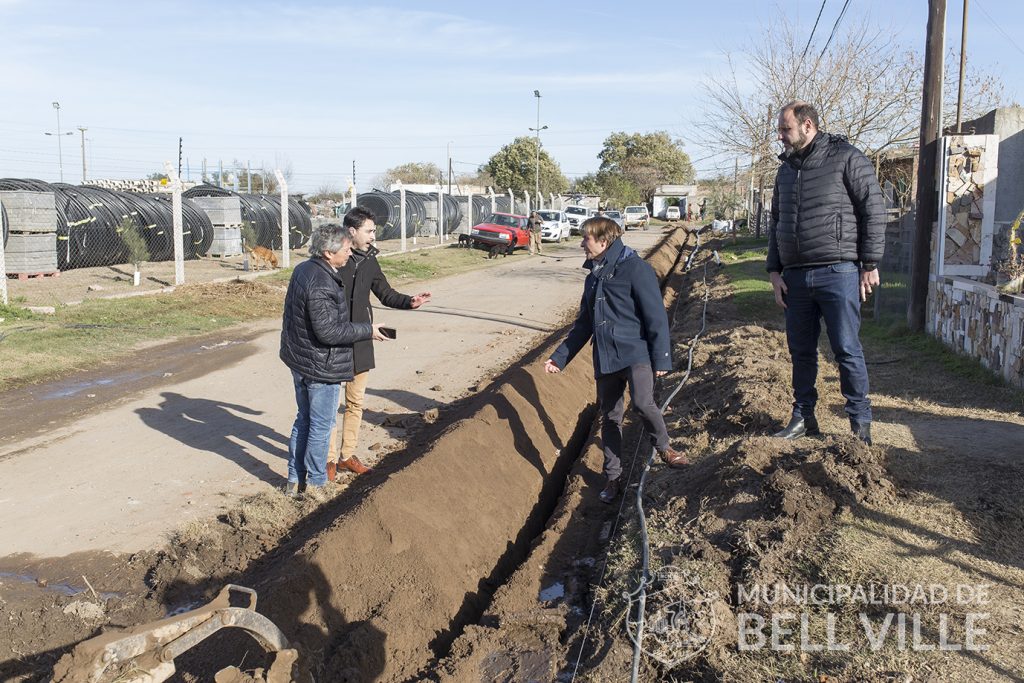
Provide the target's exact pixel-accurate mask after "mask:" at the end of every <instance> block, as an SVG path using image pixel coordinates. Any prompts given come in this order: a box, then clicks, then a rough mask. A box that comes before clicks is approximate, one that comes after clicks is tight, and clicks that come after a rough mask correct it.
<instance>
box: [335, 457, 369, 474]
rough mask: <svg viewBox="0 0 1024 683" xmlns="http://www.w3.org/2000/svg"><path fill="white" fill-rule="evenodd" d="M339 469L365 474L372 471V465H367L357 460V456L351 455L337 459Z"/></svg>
mask: <svg viewBox="0 0 1024 683" xmlns="http://www.w3.org/2000/svg"><path fill="white" fill-rule="evenodd" d="M338 469H339V470H348V471H349V472H355V473H356V474H366V473H367V472H372V471H373V468H372V467H367V466H366V465H364V464H363V463H361V462H359V458H357V457H356V456H354V455H353V456H352V457H351V458H345V459H344V460H339V461H338Z"/></svg>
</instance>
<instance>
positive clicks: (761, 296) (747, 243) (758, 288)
mask: <svg viewBox="0 0 1024 683" xmlns="http://www.w3.org/2000/svg"><path fill="white" fill-rule="evenodd" d="M718 255H719V256H720V257H721V259H722V265H723V266H724V268H725V275H726V277H727V278H729V281H730V283H731V284H732V288H733V302H734V303H735V304H736V314H737V315H738V316H739V317H740V318H742V319H743V320H749V321H751V322H762V321H765V320H769V319H773V320H775V319H778V318H779V317H780V316H779V312H780V309H779V308H778V306H777V305H776V304H775V295H774V293H773V292H772V285H771V283H770V282H769V281H768V273H767V272H766V271H765V269H764V262H765V258H766V257H767V255H768V241H767V240H766V239H760V240H759V239H757V238H755V237H741V238H739V239H738V240H737V241H736V242H735V243H732V242H729V243H727V244H724V245H723V246H721V247H720V248H719V250H718Z"/></svg>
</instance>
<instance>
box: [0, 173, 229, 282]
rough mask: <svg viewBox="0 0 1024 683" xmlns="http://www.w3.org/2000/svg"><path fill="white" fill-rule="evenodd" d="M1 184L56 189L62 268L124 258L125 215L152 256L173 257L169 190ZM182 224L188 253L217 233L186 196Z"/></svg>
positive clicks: (2, 182)
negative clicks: (159, 192)
mask: <svg viewBox="0 0 1024 683" xmlns="http://www.w3.org/2000/svg"><path fill="white" fill-rule="evenodd" d="M0 190H28V191H32V192H52V193H53V195H54V206H55V208H56V213H57V217H56V224H55V225H54V232H56V234H57V267H58V268H59V269H60V270H69V269H72V268H85V267H90V266H107V265H114V264H117V263H125V262H126V261H127V259H128V251H127V248H126V247H125V244H124V240H122V239H121V235H120V233H119V230H120V225H121V223H122V221H124V220H125V219H128V220H130V221H131V222H132V223H133V224H134V227H135V228H136V229H137V230H138V231H139V233H140V234H141V235H142V236H143V238H144V239H145V241H146V246H147V248H148V251H149V258H148V259H147V260H148V261H169V260H172V259H173V258H174V237H173V235H174V219H173V214H172V211H171V197H170V196H169V195H168V196H163V195H145V194H137V193H133V192H118V191H114V190H107V189H104V188H101V187H94V186H90V185H68V184H66V183H47V182H44V181H41V180H35V179H32V178H25V179H23V178H4V179H0ZM14 227H15V228H16V226H14ZM182 227H183V232H184V248H185V258H186V259H194V258H197V257H198V256H200V255H202V254H205V253H206V249H208V248H209V246H210V242H211V241H212V239H213V225H212V224H211V223H210V219H209V218H208V217H207V215H206V213H204V212H203V211H202V210H200V209H199V208H198V207H196V206H195V205H193V204H192V203H191V202H189V201H185V200H182Z"/></svg>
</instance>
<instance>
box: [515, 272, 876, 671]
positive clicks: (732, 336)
mask: <svg viewBox="0 0 1024 683" xmlns="http://www.w3.org/2000/svg"><path fill="white" fill-rule="evenodd" d="M705 260H706V259H705V258H704V257H698V259H697V262H696V264H695V266H694V267H693V269H692V270H691V271H690V273H689V274H688V275H687V277H686V280H685V282H684V284H682V285H681V286H680V290H681V291H682V292H683V295H684V297H685V298H684V299H682V300H681V301H680V303H679V305H678V310H677V314H676V316H675V322H676V324H675V327H674V329H673V339H676V340H677V341H678V342H680V347H683V348H685V347H686V346H687V345H688V343H689V340H690V339H691V338H692V337H693V336H694V335H695V334H696V333H697V332H698V331H699V330H700V329H701V326H702V316H703V298H704V296H705V292H707V294H708V299H709V303H708V309H707V328H706V330H705V331H704V333H703V335H702V337H701V338H700V340H699V342H698V345H697V347H696V351H695V354H694V369H693V373H692V376H691V377H690V379H689V381H688V382H687V384H686V385H685V386H684V388H683V390H682V391H681V392H680V393H679V394H678V395H677V397H676V398H675V399H674V401H673V403H672V405H671V406H670V408H669V410H668V411H667V415H666V421H667V423H668V425H669V432H670V436H672V438H673V440H674V441H676V442H677V443H678V444H679V445H681V446H682V447H684V448H685V450H686V451H687V452H689V453H690V454H691V456H692V457H693V459H694V460H695V463H694V465H693V466H692V467H691V468H689V469H688V470H686V471H684V472H682V473H680V472H679V471H673V470H665V469H655V470H653V471H652V473H651V475H650V476H649V479H648V483H647V486H646V489H645V501H646V502H645V510H646V512H647V520H648V528H649V533H650V538H651V555H652V571H654V570H659V569H660V570H662V571H664V570H665V568H671V569H678V570H680V572H681V573H680V574H679V575H680V576H684V577H686V579H685V580H684V581H678V580H677V581H675V584H674V585H673V586H671V589H672V591H673V593H672V594H673V596H674V597H675V598H679V599H682V600H684V601H689V604H691V605H698V604H703V607H702V609H701V610H697V611H695V612H694V614H696V615H697V617H698V618H703V619H705V620H706V621H707V623H705V624H693V629H694V632H699V633H701V636H702V638H705V639H707V642H703V641H700V647H699V648H698V647H697V646H696V645H695V644H694V643H690V644H689V645H688V646H687V647H688V648H689V650H688V651H683V652H678V651H677V652H672V653H671V654H672V655H673V656H674V657H675V660H672V658H671V657H669V656H668V653H659V654H665V655H666V656H665V657H664V658H663V659H664V661H665V662H668V663H667V664H665V663H659V661H658V660H657V658H656V657H652V656H646V657H645V658H644V660H643V667H644V673H643V676H642V680H693V679H704V680H717V679H719V678H721V677H722V676H728V675H729V674H730V672H731V671H735V668H734V667H733V666H732V662H730V661H729V659H728V653H729V652H730V651H734V650H735V647H736V643H737V621H736V614H737V612H738V611H741V610H743V611H751V609H750V608H749V606H743V607H738V606H737V601H736V597H737V591H738V590H739V588H740V587H741V586H753V585H776V584H778V583H780V582H796V581H799V582H807V581H808V579H810V583H814V578H815V577H814V576H809V575H808V573H810V574H813V573H814V572H816V571H818V570H819V569H820V567H819V566H818V565H817V564H816V563H817V562H818V560H820V559H821V558H818V557H815V558H813V559H812V558H811V553H810V552H809V550H810V549H811V548H813V547H815V544H816V543H817V541H818V540H819V539H820V538H822V537H823V536H825V535H826V534H827V533H828V532H829V530H830V529H831V528H832V526H833V524H834V522H835V520H837V519H838V518H839V517H840V516H841V515H842V514H843V513H844V511H847V510H849V509H850V508H851V507H854V506H858V505H861V504H864V503H877V502H881V501H885V500H891V499H892V497H893V495H894V487H893V485H892V483H891V482H890V481H889V479H888V477H887V472H886V469H885V466H884V465H885V463H884V455H883V453H882V452H881V451H880V450H879V449H871V448H868V447H867V446H865V445H864V444H863V443H861V442H860V441H857V440H856V439H854V438H853V437H852V436H851V435H849V434H848V433H847V432H846V431H845V430H844V429H843V428H842V423H841V421H840V420H837V419H835V418H832V417H829V418H826V419H824V420H823V430H824V431H825V432H826V434H825V436H823V437H822V438H820V439H803V440H801V441H799V442H795V443H794V442H786V441H782V440H779V439H774V438H771V437H766V436H764V434H766V433H770V432H771V431H773V430H774V429H777V428H778V427H777V426H778V425H779V424H785V421H786V420H787V419H788V417H789V414H790V401H791V398H790V393H789V392H790V390H789V373H790V365H789V355H788V352H787V350H786V346H785V336H784V334H783V333H782V332H781V331H780V330H778V329H769V328H766V327H761V326H757V325H740V324H737V321H736V320H735V318H734V309H733V307H732V305H731V303H730V301H729V299H730V290H729V287H728V282H727V280H726V279H725V277H724V275H723V274H722V273H721V272H719V269H718V268H716V267H715V266H714V265H712V264H709V266H708V268H707V269H706V270H705V268H704V261H705ZM705 273H706V274H707V283H706V286H705V283H704V281H703V280H704V277H705ZM681 351H682V349H680V350H679V351H677V355H678V356H679V357H682V356H683V353H681ZM681 374H682V373H681V372H677V373H674V375H670V376H669V377H667V378H666V379H667V380H668V381H666V383H665V386H667V387H673V386H674V385H675V383H676V382H677V381H678V379H679V378H680V376H681ZM821 374H822V379H823V380H824V381H827V382H835V381H836V378H835V376H834V370H832V369H830V367H829V366H827V365H823V367H822V373H821ZM830 432H831V433H830ZM630 502H632V501H630ZM626 515H627V518H626V520H625V522H624V523H625V531H624V534H623V536H622V538H621V540H617V541H614V547H613V548H612V549H611V551H610V552H611V554H612V558H611V565H610V566H611V570H610V572H609V576H608V578H607V580H606V586H605V587H604V588H603V589H602V590H600V591H599V592H598V599H599V602H600V604H599V606H600V608H601V609H602V610H603V619H602V620H601V622H600V626H598V627H596V628H591V629H590V633H589V639H590V641H591V644H589V645H587V646H586V648H585V649H584V655H585V656H584V661H583V666H582V670H583V671H584V672H586V677H585V678H584V680H599V681H605V680H608V681H612V680H623V679H625V678H628V673H629V669H630V660H631V658H632V643H631V642H630V641H629V640H628V638H626V637H625V635H624V629H623V622H622V619H623V617H624V616H625V615H626V613H627V610H629V611H632V610H635V605H629V604H628V603H627V601H625V600H624V599H623V598H622V597H621V591H623V590H633V589H635V588H636V585H637V581H638V573H637V572H638V570H637V556H638V553H639V537H638V527H637V519H636V517H635V513H633V512H632V510H629V511H627V512H626ZM664 587H665V586H664V585H663V584H661V583H658V582H656V583H655V584H654V585H653V586H652V588H651V593H652V594H653V597H652V602H651V603H649V608H648V614H653V613H654V609H655V607H656V606H657V604H658V603H657V601H658V596H657V593H658V591H659V590H661V589H662V588H664ZM666 590H667V589H666ZM768 609H770V608H768ZM633 614H635V612H633ZM768 618H769V619H770V616H769V617H768ZM651 628H656V625H652V626H651ZM565 640H568V641H569V642H571V643H572V645H573V647H576V646H577V644H578V643H579V642H580V634H570V635H569V637H564V636H563V641H565ZM684 650H686V648H684ZM697 650H700V651H699V652H697ZM762 673H764V675H768V672H767V670H765V671H764V672H762ZM509 680H513V679H509Z"/></svg>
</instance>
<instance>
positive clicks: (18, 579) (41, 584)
mask: <svg viewBox="0 0 1024 683" xmlns="http://www.w3.org/2000/svg"><path fill="white" fill-rule="evenodd" d="M6 581H10V582H11V583H17V584H21V585H23V586H28V585H32V586H35V587H36V588H39V589H40V590H44V591H52V592H54V593H59V594H61V595H66V596H68V597H73V596H75V595H81V594H82V593H90V594H91V593H92V591H91V590H89V588H88V586H74V585H72V584H70V583H66V582H60V583H50V582H47V581H43V580H41V579H39V578H37V577H35V576H31V575H30V574H18V573H16V572H0V584H2V583H4V582H6ZM96 595H98V596H99V598H100V600H109V599H110V598H120V597H123V596H124V593H117V592H109V593H101V592H99V591H97V592H96Z"/></svg>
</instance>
